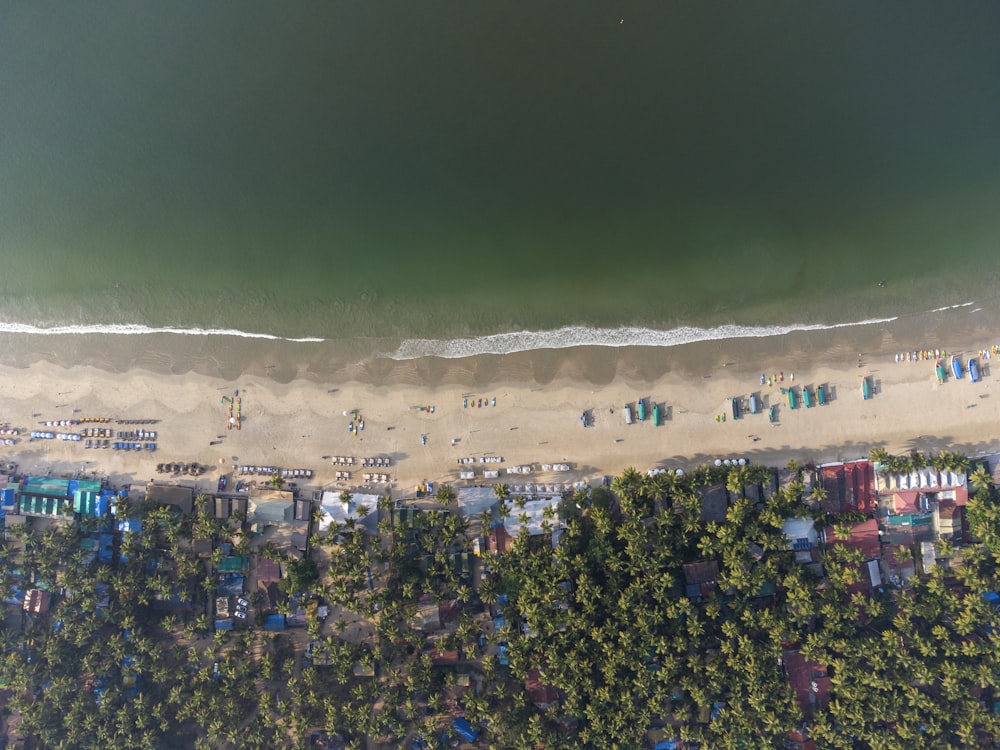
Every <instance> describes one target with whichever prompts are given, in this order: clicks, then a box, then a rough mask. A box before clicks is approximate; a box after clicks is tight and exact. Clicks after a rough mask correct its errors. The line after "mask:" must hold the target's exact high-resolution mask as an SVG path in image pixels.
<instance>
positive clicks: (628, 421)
mask: <svg viewBox="0 0 1000 750" xmlns="http://www.w3.org/2000/svg"><path fill="white" fill-rule="evenodd" d="M632 422H633V419H632V404H625V424H632Z"/></svg>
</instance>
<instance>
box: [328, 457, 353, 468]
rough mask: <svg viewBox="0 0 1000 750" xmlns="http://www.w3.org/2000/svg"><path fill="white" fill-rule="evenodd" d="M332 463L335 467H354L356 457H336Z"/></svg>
mask: <svg viewBox="0 0 1000 750" xmlns="http://www.w3.org/2000/svg"><path fill="white" fill-rule="evenodd" d="M330 463H332V464H333V465H334V466H354V456H334V457H333V460H332V461H331V462H330Z"/></svg>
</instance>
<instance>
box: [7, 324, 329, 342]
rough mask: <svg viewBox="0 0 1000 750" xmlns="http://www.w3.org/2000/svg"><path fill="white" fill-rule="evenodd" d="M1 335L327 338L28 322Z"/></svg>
mask: <svg viewBox="0 0 1000 750" xmlns="http://www.w3.org/2000/svg"><path fill="white" fill-rule="evenodd" d="M0 333H23V334H28V335H33V336H83V335H92V334H104V335H111V336H145V335H149V334H152V333H172V334H178V335H181V336H234V337H238V338H244V339H269V340H271V341H294V342H297V343H314V342H321V341H326V339H321V338H314V337H307V338H286V337H284V336H274V335H272V334H270V333H252V332H249V331H240V330H237V329H234V328H152V327H150V326H144V325H138V324H132V323H129V324H120V325H119V324H107V325H67V326H52V327H51V328H43V327H40V326H33V325H28V324H27V323H0Z"/></svg>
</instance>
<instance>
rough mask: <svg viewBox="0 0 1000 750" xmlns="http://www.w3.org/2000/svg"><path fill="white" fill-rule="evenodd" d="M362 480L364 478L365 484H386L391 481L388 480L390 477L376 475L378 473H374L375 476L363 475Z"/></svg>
mask: <svg viewBox="0 0 1000 750" xmlns="http://www.w3.org/2000/svg"><path fill="white" fill-rule="evenodd" d="M364 478H365V481H366V482H382V483H388V482H390V481H391V479H390V477H389V475H388V474H378V473H375V474H365V475H364Z"/></svg>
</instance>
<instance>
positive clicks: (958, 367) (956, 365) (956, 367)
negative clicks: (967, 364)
mask: <svg viewBox="0 0 1000 750" xmlns="http://www.w3.org/2000/svg"><path fill="white" fill-rule="evenodd" d="M951 371H952V373H954V375H955V379H956V380H961V379H962V360H960V359H959V358H958V357H955V356H953V357H952V358H951Z"/></svg>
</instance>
